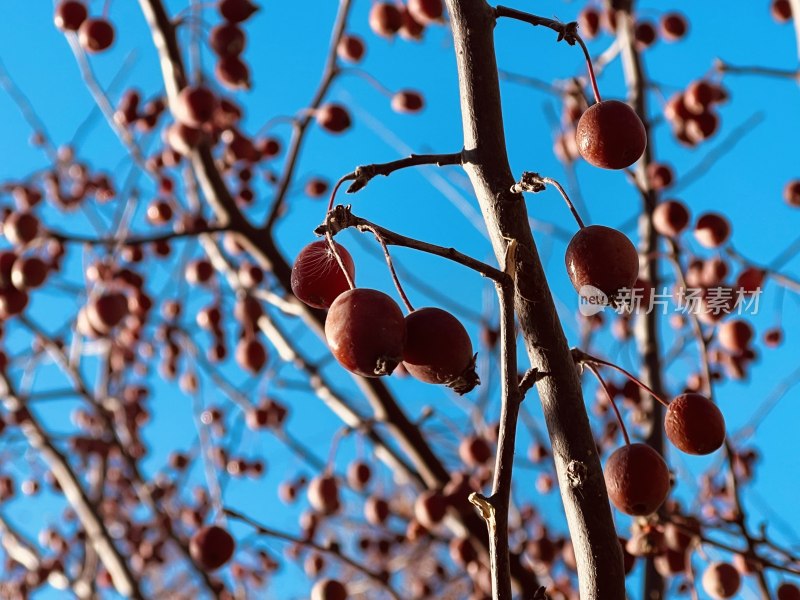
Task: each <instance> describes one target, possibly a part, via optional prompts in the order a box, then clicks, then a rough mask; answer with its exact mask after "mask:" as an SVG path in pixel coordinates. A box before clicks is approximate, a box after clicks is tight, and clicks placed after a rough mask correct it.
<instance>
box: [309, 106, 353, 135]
mask: <svg viewBox="0 0 800 600" xmlns="http://www.w3.org/2000/svg"><path fill="white" fill-rule="evenodd" d="M314 116H315V118H316V120H317V123H318V124H319V126H320V127H322V128H323V129H324V130H325V131H329V132H331V133H342V132H344V131H346V130H347V129H349V128H350V124H351V119H350V113H349V112H348V111H347V109H346V108H345V107H344V106H342V105H341V104H326V105H324V106H322V107H320V108H319V109H317V112H316V113H315V115H314Z"/></svg>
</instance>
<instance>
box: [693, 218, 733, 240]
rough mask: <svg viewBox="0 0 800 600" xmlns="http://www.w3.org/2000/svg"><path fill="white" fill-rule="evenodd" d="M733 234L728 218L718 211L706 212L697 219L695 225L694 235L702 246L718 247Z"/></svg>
mask: <svg viewBox="0 0 800 600" xmlns="http://www.w3.org/2000/svg"><path fill="white" fill-rule="evenodd" d="M730 235H731V226H730V223H729V222H728V219H726V218H725V217H723V216H722V215H720V214H717V213H705V214H702V215H700V217H699V218H698V219H697V224H696V225H695V226H694V237H695V238H696V239H697V241H698V242H699V243H700V245H701V246H705V247H706V248H718V247H719V246H721V245H722V244H724V243H725V242H726V241H727V240H728V238H729V237H730Z"/></svg>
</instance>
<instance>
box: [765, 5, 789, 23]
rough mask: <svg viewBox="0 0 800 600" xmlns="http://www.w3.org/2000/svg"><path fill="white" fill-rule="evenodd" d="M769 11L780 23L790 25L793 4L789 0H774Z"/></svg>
mask: <svg viewBox="0 0 800 600" xmlns="http://www.w3.org/2000/svg"><path fill="white" fill-rule="evenodd" d="M769 11H770V13H771V14H772V18H773V19H775V20H776V21H777V22H778V23H788V22H789V21H791V20H792V3H791V2H790V1H789V0H772V4H771V5H770V7H769Z"/></svg>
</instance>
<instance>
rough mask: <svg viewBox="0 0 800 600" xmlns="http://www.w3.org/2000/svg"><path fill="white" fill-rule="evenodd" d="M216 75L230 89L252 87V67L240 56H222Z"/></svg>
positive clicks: (215, 71) (216, 67) (216, 68)
mask: <svg viewBox="0 0 800 600" xmlns="http://www.w3.org/2000/svg"><path fill="white" fill-rule="evenodd" d="M214 75H215V76H216V78H217V80H219V82H220V83H221V84H222V85H224V86H225V87H226V88H228V89H229V90H249V89H250V69H249V68H248V66H247V64H246V63H245V62H244V61H243V60H242V59H240V58H239V57H238V56H224V57H220V59H219V60H218V61H217V64H216V66H215V67H214Z"/></svg>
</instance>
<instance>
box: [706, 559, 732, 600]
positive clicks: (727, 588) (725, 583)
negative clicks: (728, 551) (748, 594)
mask: <svg viewBox="0 0 800 600" xmlns="http://www.w3.org/2000/svg"><path fill="white" fill-rule="evenodd" d="M702 583H703V589H704V590H705V592H706V593H707V594H708V595H709V596H711V597H712V598H714V600H725V599H726V598H733V597H734V596H735V595H736V594H737V592H738V591H739V588H740V587H741V585H742V577H741V575H739V571H737V570H736V568H735V567H734V566H733V565H730V564H728V563H723V562H716V563H712V564H711V565H710V566H709V567H708V569H706V571H705V573H703V580H702Z"/></svg>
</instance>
